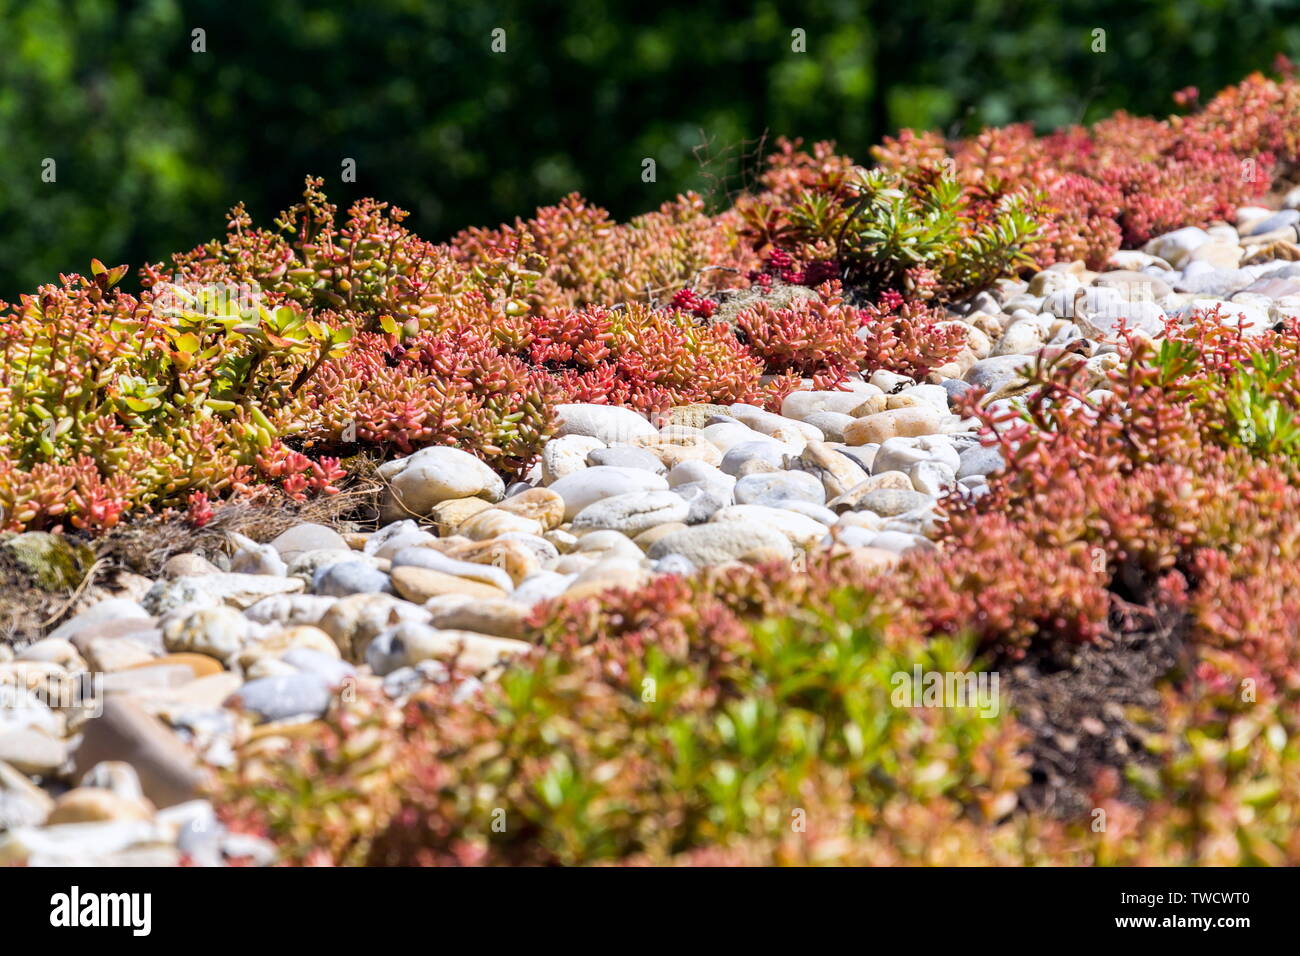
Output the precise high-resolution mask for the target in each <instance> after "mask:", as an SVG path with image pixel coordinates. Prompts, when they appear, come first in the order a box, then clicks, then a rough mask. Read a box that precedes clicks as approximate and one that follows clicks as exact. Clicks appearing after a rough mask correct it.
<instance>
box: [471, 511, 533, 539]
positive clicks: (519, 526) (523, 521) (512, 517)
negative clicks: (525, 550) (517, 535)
mask: <svg viewBox="0 0 1300 956" xmlns="http://www.w3.org/2000/svg"><path fill="white" fill-rule="evenodd" d="M544 530H545V529H543V528H542V524H541V522H540V521H538V520H537V519H536V518H525V517H524V516H523V515H518V514H513V513H511V512H509V511H504V510H502V509H501V508H489V509H488V510H486V511H480V512H479V513H478V514H476V515H474V517H472V518H470V519H469V520H468V521H466V522H464V523H463V524H461V525H460V527H458V528H457V529H456V533H457V534H460V535H464V536H465V537H467V538H469V539H471V540H473V541H485V540H487V539H488V538H497V537H500V536H501V535H503V534H508V533H509V532H511V531H520V532H523V533H524V534H537V535H540V534H542V533H544Z"/></svg>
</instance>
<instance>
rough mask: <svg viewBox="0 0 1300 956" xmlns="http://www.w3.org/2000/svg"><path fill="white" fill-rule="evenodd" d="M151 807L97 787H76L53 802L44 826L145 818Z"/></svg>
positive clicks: (150, 811) (151, 813)
mask: <svg viewBox="0 0 1300 956" xmlns="http://www.w3.org/2000/svg"><path fill="white" fill-rule="evenodd" d="M152 817H153V809H152V808H151V807H149V806H147V805H146V804H144V803H142V802H140V801H139V800H132V799H130V798H129V797H124V796H121V795H119V794H116V793H114V792H113V791H112V790H102V789H100V788H98V787H77V788H76V789H75V790H69V791H68V792H67V793H65V794H64V795H63V796H61V797H59V798H58V799H57V800H56V801H54V809H53V811H52V812H51V813H50V817H49V819H48V820H46V821H45V822H46V825H47V826H52V825H54V824H57V823H104V822H109V821H124V820H148V819H150V818H152Z"/></svg>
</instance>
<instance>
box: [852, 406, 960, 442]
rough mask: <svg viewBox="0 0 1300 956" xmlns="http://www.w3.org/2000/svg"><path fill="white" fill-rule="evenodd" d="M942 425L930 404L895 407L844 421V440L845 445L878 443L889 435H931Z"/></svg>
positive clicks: (896, 436) (892, 436) (907, 436)
mask: <svg viewBox="0 0 1300 956" xmlns="http://www.w3.org/2000/svg"><path fill="white" fill-rule="evenodd" d="M942 427H943V426H942V421H941V418H940V415H939V412H938V411H936V410H935V409H934V408H933V407H929V406H924V407H923V406H917V407H914V408H897V409H894V410H893V411H885V412H878V413H876V414H874V415H869V416H867V417H866V418H859V419H858V420H857V421H855V422H854V423H853V424H852V425H846V426H845V428H844V440H845V442H846V443H847V444H849V445H866V444H870V443H873V442H874V443H877V444H879V443H881V442H884V441H887V440H888V439H890V438H900V437H901V438H914V437H916V436H919V435H934V434H937V433H938V431H939V429H940V428H942Z"/></svg>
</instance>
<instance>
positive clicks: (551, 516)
mask: <svg viewBox="0 0 1300 956" xmlns="http://www.w3.org/2000/svg"><path fill="white" fill-rule="evenodd" d="M497 509H498V510H499V511H506V512H509V513H510V514H513V515H518V516H519V517H521V518H530V519H532V520H533V521H536V522H537V523H538V524H540V525H541V526H542V531H550V530H551V529H553V528H558V527H559V526H560V524H561V522H563V521H564V499H563V498H561V497H560V496H559V495H558V494H556V493H555V492H554V491H551V490H550V489H549V488H530V489H529V490H527V491H521V492H519V494H517V495H511V496H510V497H509V498H507V499H506V500H505V501H503V502H501V503H500V504H499V505H497Z"/></svg>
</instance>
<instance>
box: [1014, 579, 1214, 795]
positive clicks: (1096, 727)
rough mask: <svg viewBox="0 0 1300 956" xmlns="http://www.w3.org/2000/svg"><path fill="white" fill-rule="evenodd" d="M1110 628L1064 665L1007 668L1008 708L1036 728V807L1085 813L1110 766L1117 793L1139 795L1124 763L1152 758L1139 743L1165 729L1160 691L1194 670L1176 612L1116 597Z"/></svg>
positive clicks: (1030, 662) (1036, 659) (1027, 662)
mask: <svg viewBox="0 0 1300 956" xmlns="http://www.w3.org/2000/svg"><path fill="white" fill-rule="evenodd" d="M1109 630H1110V633H1109V634H1108V635H1107V636H1106V637H1105V639H1103V640H1102V641H1099V642H1098V643H1096V644H1089V645H1084V646H1081V647H1080V648H1078V650H1077V651H1076V652H1075V653H1074V655H1073V657H1072V659H1071V660H1069V661H1067V662H1062V661H1059V660H1054V659H1052V658H1049V657H1047V656H1044V655H1030V656H1029V657H1027V658H1026V659H1024V660H1022V661H1019V662H1017V663H1015V664H1013V665H1011V666H1010V667H1009V668H1007V670H1006V672H1005V673H1006V677H1005V679H1006V681H1007V685H1008V688H1009V692H1010V696H1011V704H1012V708H1013V709H1014V711H1015V714H1016V717H1017V719H1018V720H1019V721H1020V723H1021V724H1022V725H1023V726H1024V727H1026V728H1027V729H1028V730H1029V731H1030V733H1031V734H1032V735H1033V740H1032V743H1031V744H1030V747H1029V751H1030V755H1031V757H1032V765H1031V770H1030V773H1031V782H1030V784H1029V786H1027V787H1025V788H1024V789H1023V790H1022V791H1021V793H1020V801H1021V805H1022V806H1023V807H1024V808H1025V809H1027V810H1029V811H1031V812H1034V813H1038V814H1043V815H1048V816H1052V817H1056V818H1062V819H1063V818H1077V817H1080V816H1087V815H1088V814H1089V813H1090V812H1091V811H1092V808H1093V807H1094V806H1096V802H1095V800H1094V798H1093V796H1092V792H1093V787H1094V785H1095V780H1096V777H1097V774H1098V773H1099V772H1100V771H1101V770H1103V769H1104V768H1107V767H1109V768H1113V769H1114V770H1116V771H1118V775H1119V779H1120V780H1121V781H1123V783H1122V785H1121V787H1120V790H1119V792H1118V793H1117V794H1116V796H1117V797H1118V798H1119V799H1121V800H1124V801H1125V802H1128V803H1133V804H1140V803H1142V802H1143V801H1142V798H1141V796H1140V795H1139V794H1138V793H1137V792H1136V790H1134V789H1133V787H1132V786H1131V785H1130V784H1129V783H1128V782H1127V781H1126V780H1125V777H1124V770H1125V768H1127V767H1131V766H1134V765H1137V766H1144V765H1154V764H1155V762H1156V760H1155V757H1154V755H1152V754H1150V753H1149V752H1148V751H1147V749H1146V748H1145V747H1144V746H1143V740H1144V738H1145V737H1146V736H1147V735H1148V734H1150V733H1151V732H1152V731H1153V730H1155V729H1158V727H1159V722H1158V713H1159V703H1160V698H1159V690H1158V688H1159V685H1160V684H1161V683H1162V682H1165V681H1178V680H1181V679H1183V678H1184V676H1185V675H1186V674H1187V673H1189V669H1190V668H1189V665H1190V649H1189V648H1188V647H1187V646H1186V644H1185V642H1184V637H1183V631H1184V627H1183V622H1182V620H1181V619H1179V618H1178V617H1177V616H1175V615H1170V614H1168V613H1165V612H1162V611H1161V610H1159V609H1156V608H1152V607H1147V606H1142V605H1135V604H1129V603H1127V602H1125V601H1123V600H1122V599H1119V598H1115V599H1114V604H1113V606H1112V612H1111V616H1110V628H1109Z"/></svg>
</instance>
